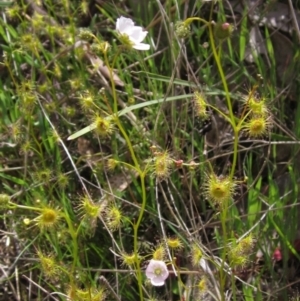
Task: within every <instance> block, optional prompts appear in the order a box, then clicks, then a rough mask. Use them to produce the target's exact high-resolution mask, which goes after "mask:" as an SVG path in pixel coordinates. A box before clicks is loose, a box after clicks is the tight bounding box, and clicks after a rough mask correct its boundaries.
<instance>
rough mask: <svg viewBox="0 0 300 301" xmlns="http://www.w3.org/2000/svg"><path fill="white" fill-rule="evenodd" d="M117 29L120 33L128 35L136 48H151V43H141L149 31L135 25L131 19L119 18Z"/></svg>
mask: <svg viewBox="0 0 300 301" xmlns="http://www.w3.org/2000/svg"><path fill="white" fill-rule="evenodd" d="M116 30H117V31H118V32H119V34H120V35H126V36H127V37H128V38H129V40H130V42H131V43H132V47H133V48H134V49H137V50H149V49H150V45H149V44H144V43H141V42H142V41H143V40H144V39H145V37H146V35H147V34H148V31H144V30H143V28H142V27H140V26H135V25H134V23H133V21H132V20H131V19H129V18H125V17H121V18H118V19H117V23H116Z"/></svg>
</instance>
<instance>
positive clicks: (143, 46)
mask: <svg viewBox="0 0 300 301" xmlns="http://www.w3.org/2000/svg"><path fill="white" fill-rule="evenodd" d="M132 48H134V49H136V50H149V49H150V45H149V44H144V43H139V44H135V45H133V46H132Z"/></svg>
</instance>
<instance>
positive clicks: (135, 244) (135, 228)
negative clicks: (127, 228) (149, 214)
mask: <svg viewBox="0 0 300 301" xmlns="http://www.w3.org/2000/svg"><path fill="white" fill-rule="evenodd" d="M140 177H141V188H142V205H141V209H140V212H139V217H138V220H137V222H136V223H135V225H134V226H133V239H134V241H133V250H134V253H135V254H138V230H139V227H140V224H141V221H142V218H143V215H144V212H145V208H146V186H145V174H144V173H143V174H141V175H140ZM136 265H137V280H138V286H139V294H140V300H141V301H143V300H144V298H143V290H142V287H143V284H142V273H141V267H140V259H139V257H138V256H137V262H136Z"/></svg>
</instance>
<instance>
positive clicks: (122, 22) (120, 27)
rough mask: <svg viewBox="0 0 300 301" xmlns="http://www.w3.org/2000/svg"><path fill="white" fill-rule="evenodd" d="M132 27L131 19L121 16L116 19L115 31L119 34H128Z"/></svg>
mask: <svg viewBox="0 0 300 301" xmlns="http://www.w3.org/2000/svg"><path fill="white" fill-rule="evenodd" d="M133 27H134V23H133V21H132V20H131V19H129V18H125V17H123V16H122V17H120V18H118V19H117V23H116V30H117V31H119V32H120V33H122V34H123V33H128V31H130V30H131V28H133Z"/></svg>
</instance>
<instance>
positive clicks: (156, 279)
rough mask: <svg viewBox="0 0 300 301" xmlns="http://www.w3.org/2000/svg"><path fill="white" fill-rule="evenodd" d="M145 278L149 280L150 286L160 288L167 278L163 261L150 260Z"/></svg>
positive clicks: (166, 270)
mask: <svg viewBox="0 0 300 301" xmlns="http://www.w3.org/2000/svg"><path fill="white" fill-rule="evenodd" d="M146 276H147V278H148V279H150V280H151V283H152V285H154V286H162V285H164V284H165V280H166V279H167V278H168V276H169V271H168V269H167V266H166V264H165V263H164V262H163V261H161V260H155V259H151V260H150V262H149V265H148V266H147V269H146Z"/></svg>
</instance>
